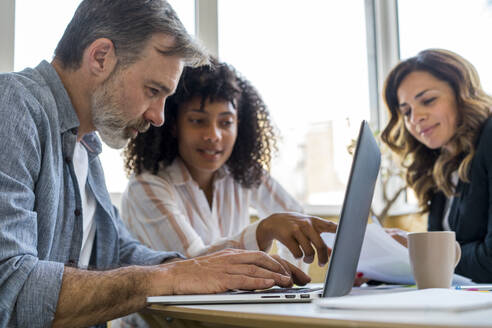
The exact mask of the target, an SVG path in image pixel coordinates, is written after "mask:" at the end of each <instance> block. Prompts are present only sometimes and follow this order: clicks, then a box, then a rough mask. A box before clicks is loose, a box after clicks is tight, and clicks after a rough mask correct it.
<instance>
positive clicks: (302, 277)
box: [275, 255, 311, 286]
mask: <svg viewBox="0 0 492 328" xmlns="http://www.w3.org/2000/svg"><path fill="white" fill-rule="evenodd" d="M275 256H276V257H277V256H278V255H275ZM278 260H279V261H281V262H282V264H283V265H284V266H286V267H288V270H289V271H290V272H291V275H292V280H293V281H294V283H295V284H296V285H300V286H304V285H305V284H307V283H308V282H310V281H311V277H309V276H308V275H307V274H305V273H304V272H303V271H302V270H301V269H299V268H298V267H297V266H295V265H293V264H292V263H290V262H289V261H287V260H284V259H282V258H280V256H278Z"/></svg>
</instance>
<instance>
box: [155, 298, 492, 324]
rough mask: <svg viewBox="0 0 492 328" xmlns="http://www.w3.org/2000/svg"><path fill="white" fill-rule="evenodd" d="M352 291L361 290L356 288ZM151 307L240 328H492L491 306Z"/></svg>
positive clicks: (158, 311) (161, 312) (162, 312)
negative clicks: (463, 308) (459, 308)
mask: <svg viewBox="0 0 492 328" xmlns="http://www.w3.org/2000/svg"><path fill="white" fill-rule="evenodd" d="M371 292H374V291H371ZM377 292H378V293H379V292H381V291H377ZM363 293H364V294H366V293H365V292H363ZM351 294H352V295H356V294H357V295H360V294H361V293H360V292H358V291H357V290H354V291H353V292H352V293H351ZM149 309H150V310H152V312H153V313H154V314H159V315H162V316H165V317H172V318H177V319H183V320H194V321H200V322H208V323H217V324H222V325H227V324H230V325H235V326H241V327H322V326H323V327H368V328H374V327H492V308H490V309H483V310H472V311H463V312H443V311H440V312H439V311H433V312H431V311H388V310H381V311H360V310H332V309H321V308H319V307H317V306H316V305H315V304H314V303H284V304H280V303H273V304H214V305H186V306H184V305H182V306H163V305H152V306H150V307H149Z"/></svg>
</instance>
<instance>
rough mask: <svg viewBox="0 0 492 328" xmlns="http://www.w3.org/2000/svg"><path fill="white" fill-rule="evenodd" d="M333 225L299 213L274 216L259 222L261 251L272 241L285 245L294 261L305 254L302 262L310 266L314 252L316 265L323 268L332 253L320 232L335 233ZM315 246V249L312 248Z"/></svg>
mask: <svg viewBox="0 0 492 328" xmlns="http://www.w3.org/2000/svg"><path fill="white" fill-rule="evenodd" d="M336 230H337V225H336V224H335V223H334V222H331V221H327V220H323V219H321V218H318V217H314V216H309V215H304V214H300V213H276V214H272V215H270V216H269V217H268V218H266V219H264V220H262V221H261V222H260V223H259V225H258V228H257V230H256V240H257V241H258V246H259V248H260V250H262V251H264V250H266V249H267V248H268V247H270V245H271V243H272V241H273V240H274V239H276V240H278V241H279V242H281V243H282V244H284V245H285V246H286V247H287V248H288V249H289V250H290V252H291V253H292V254H293V255H294V257H295V258H301V257H302V256H303V254H304V262H305V263H312V262H313V260H314V254H315V252H314V248H316V251H317V253H318V264H319V265H320V266H323V265H325V264H326V263H327V262H328V257H329V255H330V253H331V250H330V249H329V248H328V246H326V244H325V243H324V242H323V239H321V236H320V234H321V233H322V232H335V231H336ZM313 246H314V248H313Z"/></svg>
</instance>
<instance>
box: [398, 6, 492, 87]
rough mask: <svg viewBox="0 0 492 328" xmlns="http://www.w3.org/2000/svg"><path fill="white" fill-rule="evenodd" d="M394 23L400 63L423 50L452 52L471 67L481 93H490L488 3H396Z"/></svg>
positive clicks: (491, 66)
mask: <svg viewBox="0 0 492 328" xmlns="http://www.w3.org/2000/svg"><path fill="white" fill-rule="evenodd" d="M398 19H399V29H400V31H399V33H400V53H401V57H402V58H403V59H405V58H408V57H412V56H414V55H416V54H417V53H418V52H419V51H421V50H424V49H427V48H444V49H448V50H451V51H454V52H456V53H458V54H459V55H461V56H463V57H464V58H466V59H467V60H469V61H470V62H471V63H472V64H473V65H474V66H475V68H476V69H477V71H478V73H479V75H480V79H481V81H482V85H483V87H484V89H485V90H488V91H489V92H490V91H491V90H492V61H491V57H492V56H491V55H492V43H490V42H488V40H489V39H490V31H492V1H490V0H473V1H461V0H432V1H426V0H411V1H410V0H400V1H398ZM416 22H418V23H416Z"/></svg>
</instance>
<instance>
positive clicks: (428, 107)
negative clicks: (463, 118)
mask: <svg viewBox="0 0 492 328" xmlns="http://www.w3.org/2000/svg"><path fill="white" fill-rule="evenodd" d="M397 97H398V103H399V110H400V111H401V113H402V116H403V117H404V120H405V126H406V128H407V130H408V132H410V134H411V135H413V136H414V137H415V138H416V139H417V140H418V141H420V142H421V143H423V144H424V145H426V146H427V147H428V148H431V149H438V148H441V147H443V146H444V147H445V146H446V144H447V143H448V142H449V140H450V139H451V138H452V137H453V135H454V134H455V133H456V124H457V117H458V106H457V103H456V97H455V94H454V91H453V89H452V88H451V86H450V85H449V84H448V83H447V82H444V81H442V80H439V79H437V78H435V77H434V76H433V75H432V74H430V73H427V72H424V71H416V72H412V73H410V74H408V75H407V77H406V78H405V79H404V80H403V81H402V83H401V84H400V87H399V88H398V90H397Z"/></svg>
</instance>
